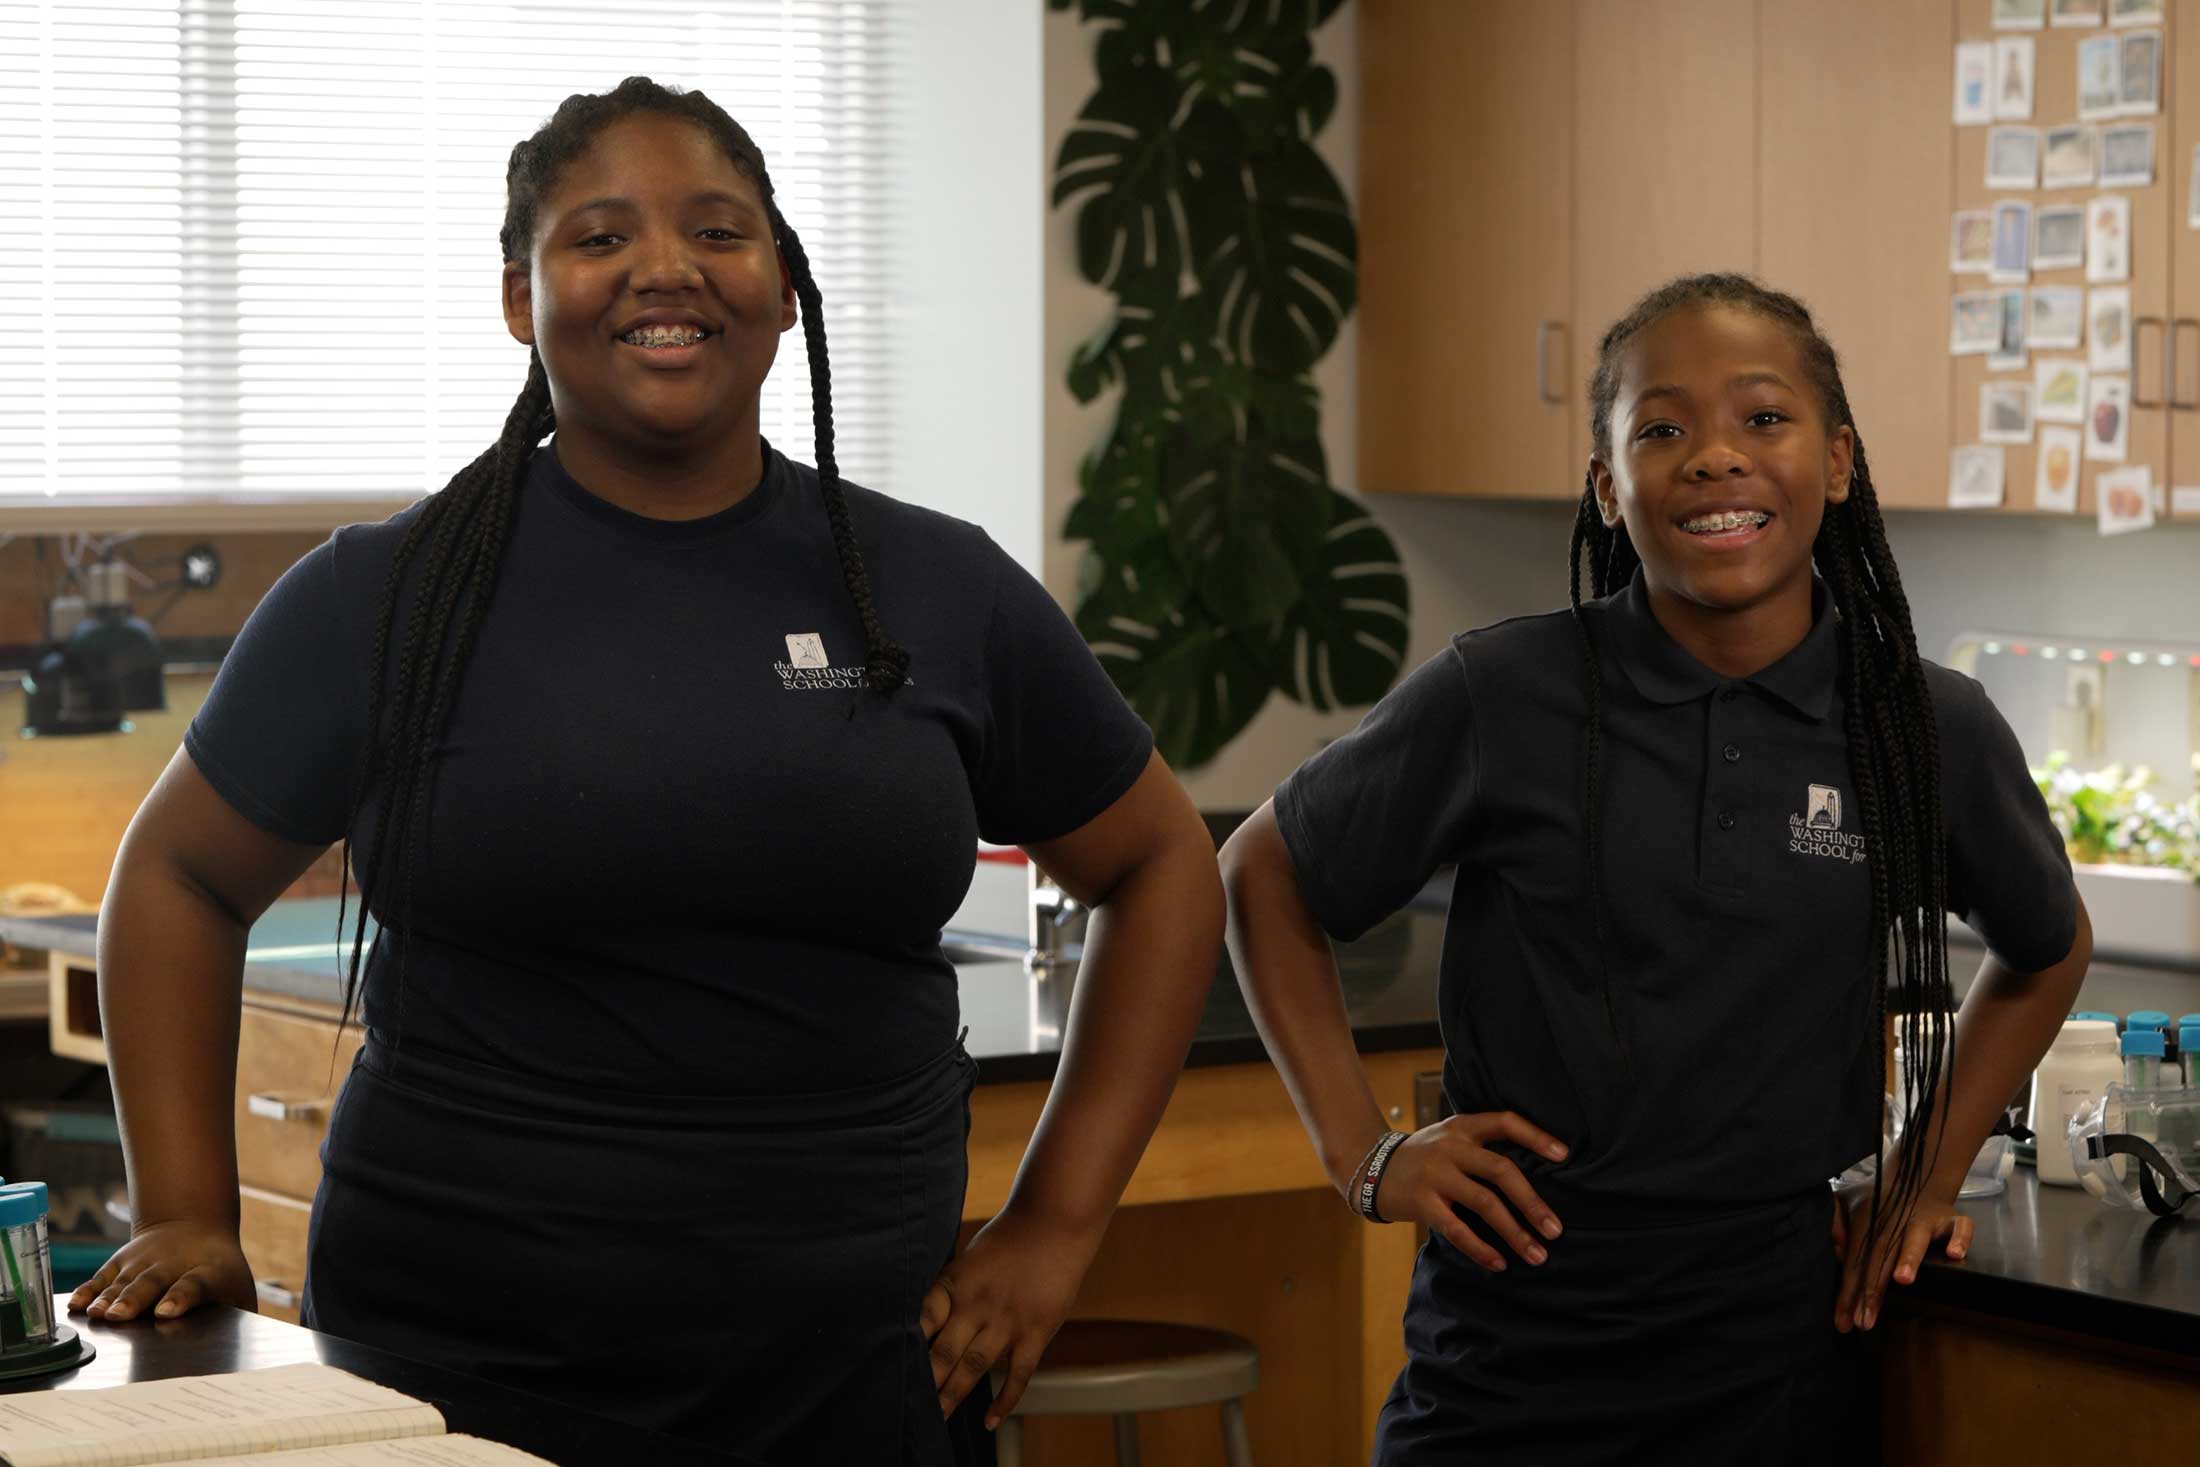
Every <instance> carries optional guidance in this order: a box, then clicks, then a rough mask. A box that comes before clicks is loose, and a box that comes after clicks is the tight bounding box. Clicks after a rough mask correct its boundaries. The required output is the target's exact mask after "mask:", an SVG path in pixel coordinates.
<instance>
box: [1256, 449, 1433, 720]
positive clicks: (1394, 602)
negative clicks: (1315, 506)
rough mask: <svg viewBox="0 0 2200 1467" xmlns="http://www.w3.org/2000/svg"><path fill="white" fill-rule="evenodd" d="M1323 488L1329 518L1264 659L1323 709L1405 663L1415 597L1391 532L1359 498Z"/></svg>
mask: <svg viewBox="0 0 2200 1467" xmlns="http://www.w3.org/2000/svg"><path fill="white" fill-rule="evenodd" d="M1325 492H1326V494H1327V497H1328V503H1327V506H1326V507H1327V509H1328V511H1329V521H1330V523H1329V528H1328V533H1327V534H1326V535H1325V537H1324V539H1323V544H1322V549H1321V553H1320V560H1319V564H1318V567H1317V568H1316V570H1315V571H1314V572H1313V573H1312V574H1310V575H1308V576H1306V577H1305V579H1304V580H1303V582H1302V583H1301V593H1300V595H1299V597H1298V598H1297V600H1295V601H1294V602H1293V603H1292V605H1291V607H1290V608H1289V610H1287V611H1286V612H1285V613H1284V615H1283V617H1282V618H1281V619H1280V621H1279V622H1278V624H1277V626H1276V628H1275V633H1274V635H1273V636H1272V638H1271V639H1270V641H1269V644H1268V647H1267V651H1266V655H1265V658H1264V661H1265V663H1266V665H1267V667H1268V671H1269V675H1270V676H1271V677H1272V678H1274V679H1275V682H1276V686H1277V687H1279V688H1281V689H1282V690H1283V692H1284V693H1285V695H1286V696H1288V697H1290V698H1292V699H1294V700H1296V701H1298V702H1300V703H1304V704H1306V705H1307V706H1308V707H1309V708H1314V709H1318V710H1320V711H1322V712H1325V713H1326V712H1328V711H1329V710H1330V709H1332V708H1357V707H1363V706H1365V705H1367V704H1369V703H1372V702H1374V701H1375V700H1376V699H1378V698H1380V697H1382V695H1383V694H1384V693H1386V692H1388V691H1389V690H1390V685H1391V684H1392V683H1393V682H1395V681H1396V680H1397V677H1398V672H1399V670H1400V668H1402V667H1403V666H1404V664H1405V655H1406V632H1407V627H1408V624H1409V621H1410V617H1411V613H1412V605H1413V603H1412V600H1411V597H1410V595H1409V594H1408V592H1407V589H1406V577H1405V571H1404V568H1403V567H1402V566H1401V565H1400V564H1399V562H1398V547H1397V546H1396V545H1394V544H1392V543H1391V539H1390V536H1389V535H1387V534H1385V533H1384V532H1383V528H1382V526H1380V525H1378V524H1376V523H1375V521H1374V520H1373V519H1372V518H1370V517H1369V515H1368V512H1367V509H1366V506H1364V505H1362V504H1360V503H1359V501H1357V500H1355V499H1351V498H1349V497H1347V496H1345V495H1343V494H1339V493H1338V492H1337V491H1336V490H1334V489H1330V490H1327V491H1325Z"/></svg>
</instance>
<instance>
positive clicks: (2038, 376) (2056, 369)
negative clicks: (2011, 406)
mask: <svg viewBox="0 0 2200 1467" xmlns="http://www.w3.org/2000/svg"><path fill="white" fill-rule="evenodd" d="M2085 379H2086V368H2085V363H2084V362H2081V361H2078V360H2076V359H2074V358H2071V357H2058V358H2056V359H2054V360H2053V361H2046V362H2041V363H2039V364H2038V365H2037V366H2035V367H2034V368H2033V369H2032V416H2033V417H2034V418H2036V419H2038V420H2039V421H2040V422H2042V423H2072V424H2076V423H2083V422H2084V421H2085Z"/></svg>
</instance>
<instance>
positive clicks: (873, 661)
mask: <svg viewBox="0 0 2200 1467" xmlns="http://www.w3.org/2000/svg"><path fill="white" fill-rule="evenodd" d="M768 207H769V208H770V210H771V221H772V232H773V233H774V234H776V235H777V236H778V237H779V252H780V254H781V255H783V256H785V258H786V261H787V278H788V279H789V280H791V281H792V282H793V283H794V293H795V299H796V300H797V301H799V302H800V303H801V306H802V340H803V343H804V345H806V346H807V347H808V348H809V354H810V420H811V423H812V427H813V431H814V432H815V433H816V435H817V487H818V492H819V493H820V495H821V496H822V497H823V498H824V500H825V517H826V518H827V519H828V520H829V521H831V523H832V527H833V550H834V553H835V554H836V555H837V556H838V557H839V559H840V577H841V580H842V581H844V582H846V584H847V587H848V595H849V597H850V598H851V599H852V600H853V601H854V602H855V603H856V615H857V616H859V617H861V618H862V620H863V646H864V658H863V680H864V682H865V683H867V684H868V685H869V686H870V687H871V688H873V689H874V690H876V691H878V692H882V693H883V692H891V691H893V690H894V689H895V688H898V687H900V686H901V685H902V684H903V683H904V682H907V681H908V679H909V653H908V652H907V650H906V649H904V648H903V647H902V646H901V644H900V643H898V642H896V641H895V640H894V639H893V638H892V637H889V636H888V635H886V626H885V624H884V623H883V622H881V621H880V620H879V614H878V608H877V607H876V606H875V605H873V604H872V601H871V578H870V576H869V575H868V574H867V573H866V572H865V571H864V568H863V547H862V546H861V545H859V544H857V543H856V527H855V521H854V520H853V519H852V518H851V517H850V516H849V513H848V495H847V493H846V491H845V490H843V489H842V488H841V484H840V464H839V462H838V461H837V460H836V459H835V458H834V456H833V378H832V370H831V368H830V367H829V366H828V365H827V361H826V355H825V303H824V298H823V297H822V296H821V295H820V294H819V293H818V289H817V282H816V280H815V278H814V277H812V275H811V274H810V257H809V255H808V254H807V253H806V252H805V251H804V250H803V248H802V241H801V240H800V239H799V238H797V237H796V235H795V232H794V229H793V228H792V227H791V226H790V225H789V224H788V223H787V221H786V220H785V219H783V218H781V217H780V214H779V206H778V205H777V204H770V205H768Z"/></svg>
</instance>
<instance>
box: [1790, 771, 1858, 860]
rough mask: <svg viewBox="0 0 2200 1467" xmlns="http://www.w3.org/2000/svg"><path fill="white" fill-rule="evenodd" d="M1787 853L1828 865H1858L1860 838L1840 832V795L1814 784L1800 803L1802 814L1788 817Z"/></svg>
mask: <svg viewBox="0 0 2200 1467" xmlns="http://www.w3.org/2000/svg"><path fill="white" fill-rule="evenodd" d="M1788 849H1789V850H1790V851H1793V852H1795V853H1796V854H1797V855H1800V856H1823V857H1825V858H1826V859H1827V860H1829V861H1862V860H1865V859H1867V858H1866V856H1865V853H1864V837H1863V836H1861V835H1858V834H1856V833H1854V832H1852V831H1846V830H1843V829H1842V828H1841V791H1839V790H1838V789H1835V788H1834V787H1833V786H1832V785H1830V784H1814V785H1812V786H1811V787H1810V790H1809V793H1808V794H1807V795H1806V796H1805V797H1804V800H1803V813H1802V814H1800V815H1790V816H1788Z"/></svg>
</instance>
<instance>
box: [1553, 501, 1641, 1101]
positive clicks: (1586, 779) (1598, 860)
mask: <svg viewBox="0 0 2200 1467" xmlns="http://www.w3.org/2000/svg"><path fill="white" fill-rule="evenodd" d="M1617 533H1618V534H1620V536H1621V537H1622V538H1624V533H1625V532H1617ZM1614 534H1615V532H1614V531H1613V530H1612V529H1611V528H1610V527H1609V526H1607V525H1606V524H1605V523H1604V517H1603V515H1601V514H1599V513H1598V511H1597V503H1596V482H1595V480H1594V479H1591V480H1590V481H1589V482H1588V484H1587V485H1586V486H1585V487H1584V488H1583V490H1582V495H1581V504H1580V507H1579V508H1578V510H1577V511H1576V512H1575V514H1574V533H1573V539H1572V542H1571V543H1570V544H1569V545H1568V547H1567V551H1566V562H1567V570H1568V572H1569V574H1568V577H1567V596H1568V601H1569V604H1570V605H1571V606H1572V608H1573V615H1574V631H1575V633H1576V635H1578V636H1579V637H1580V639H1581V668H1582V686H1583V689H1584V690H1585V691H1586V693H1587V694H1588V699H1589V717H1588V719H1587V721H1586V723H1585V724H1584V725H1583V728H1582V734H1581V808H1582V809H1583V811H1585V812H1586V832H1587V838H1586V839H1585V840H1584V841H1583V843H1582V852H1581V860H1582V866H1583V868H1584V871H1585V873H1586V881H1587V885H1588V888H1589V918H1590V923H1591V925H1592V926H1593V927H1594V929H1595V932H1596V939H1597V979H1598V984H1599V987H1600V989H1601V991H1602V993H1603V997H1604V1022H1605V1023H1606V1024H1607V1025H1609V1026H1610V1028H1611V1030H1612V1042H1613V1043H1614V1044H1616V1045H1618V1046H1619V1050H1620V1054H1621V1056H1622V1057H1623V1058H1624V1057H1626V1056H1627V1053H1628V1049H1627V1036H1626V1035H1625V1034H1624V1033H1622V1032H1621V1030H1620V1026H1619V1004H1618V1001H1617V1000H1616V999H1614V998H1613V996H1612V968H1611V944H1610V943H1609V942H1607V941H1606V940H1605V932H1604V818H1603V817H1604V800H1603V796H1602V793H1601V792H1600V789H1599V774H1600V770H1599V768H1598V766H1599V764H1600V763H1601V756H1602V753H1603V750H1602V748H1601V743H1602V740H1603V734H1604V670H1603V668H1602V667H1601V666H1600V665H1599V664H1598V661H1597V645H1596V638H1595V636H1594V635H1593V634H1591V632H1590V631H1589V620H1588V618H1587V617H1585V616H1583V615H1582V614H1581V555H1582V551H1583V550H1584V549H1585V548H1586V549H1587V550H1588V552H1589V561H1590V570H1589V575H1590V589H1591V590H1592V591H1593V592H1594V593H1595V594H1596V595H1598V596H1604V595H1608V594H1609V589H1608V587H1607V585H1606V582H1605V569H1604V565H1608V564H1609V561H1610V556H1611V547H1610V542H1611V540H1612V538H1613V536H1614ZM1600 562H1602V563H1603V564H1600Z"/></svg>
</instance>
